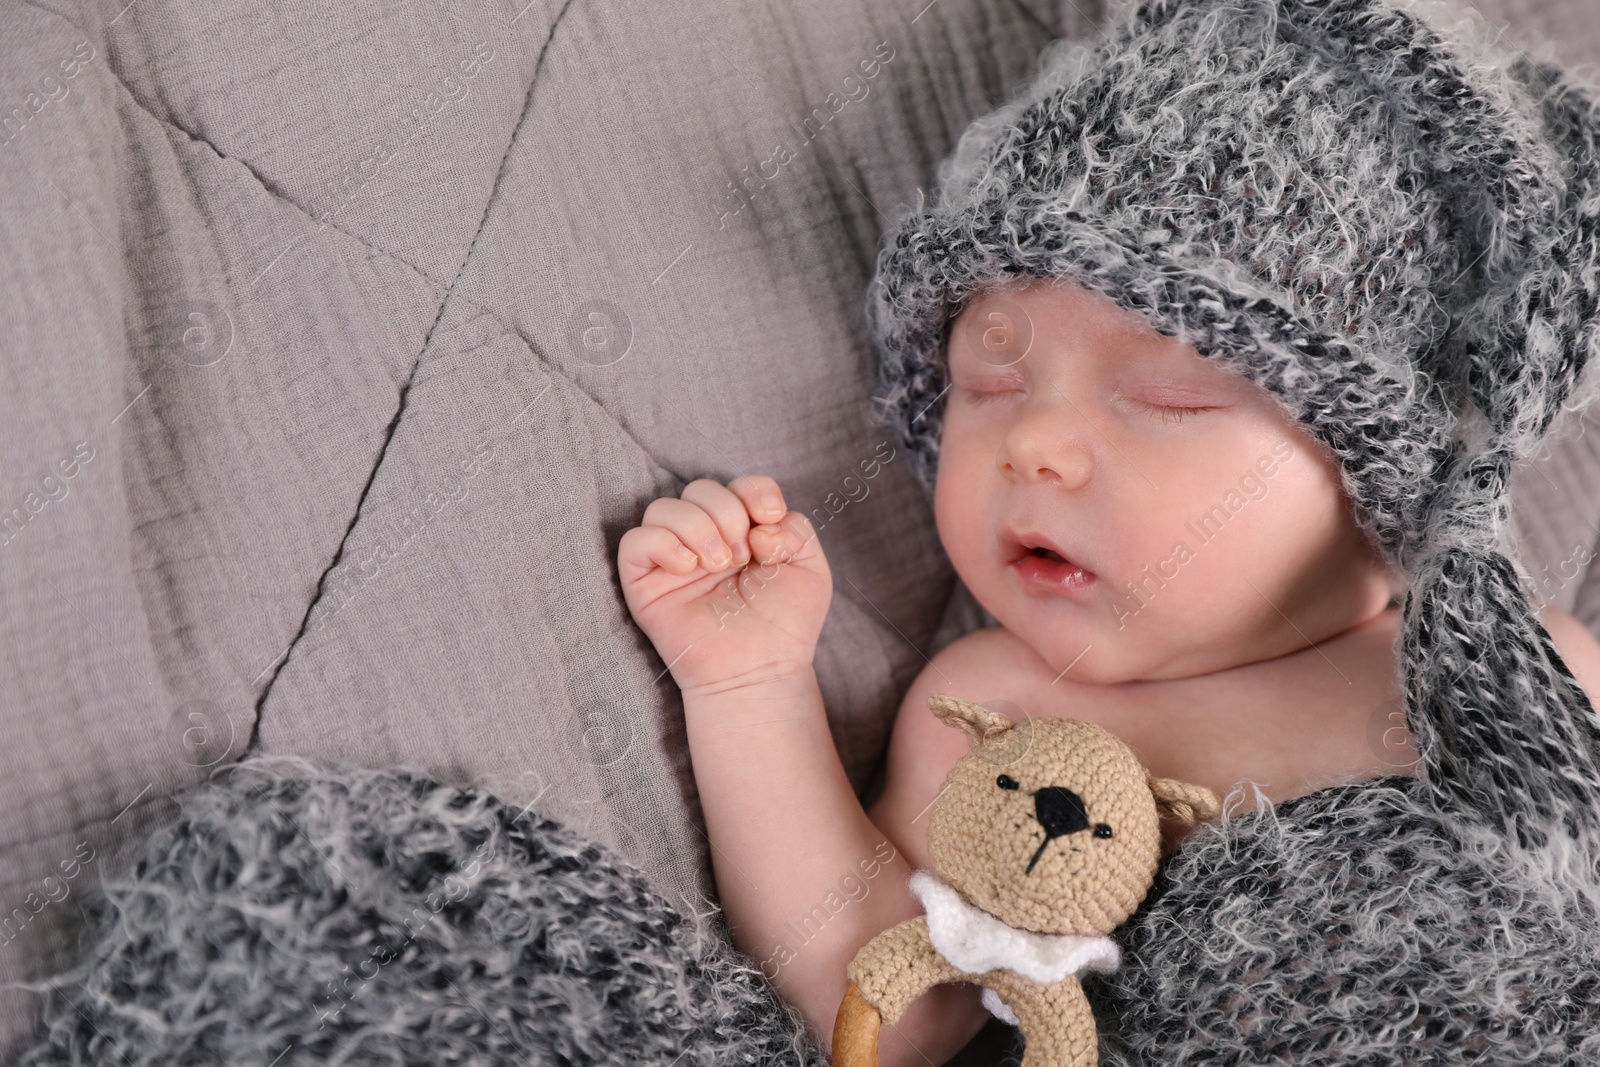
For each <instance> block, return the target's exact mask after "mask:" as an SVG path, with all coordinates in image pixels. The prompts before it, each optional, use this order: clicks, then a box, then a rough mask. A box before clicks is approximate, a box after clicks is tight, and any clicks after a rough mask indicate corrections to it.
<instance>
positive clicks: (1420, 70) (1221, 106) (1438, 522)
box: [867, 0, 1600, 846]
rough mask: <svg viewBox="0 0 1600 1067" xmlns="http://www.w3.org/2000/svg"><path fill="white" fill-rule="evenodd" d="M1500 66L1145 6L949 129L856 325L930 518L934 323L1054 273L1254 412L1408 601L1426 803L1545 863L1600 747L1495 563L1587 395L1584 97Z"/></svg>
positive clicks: (1302, 7)
mask: <svg viewBox="0 0 1600 1067" xmlns="http://www.w3.org/2000/svg"><path fill="white" fill-rule="evenodd" d="M1495 45H1496V42H1495V41H1491V40H1490V39H1489V37H1488V35H1487V33H1485V32H1484V30H1483V24H1482V22H1481V21H1475V20H1473V19H1471V18H1469V17H1467V16H1466V15H1464V14H1463V13H1462V12H1461V11H1459V10H1458V9H1455V8H1446V7H1437V6H1431V5H1429V6H1424V5H1423V4H1421V3H1413V2H1401V0H1145V2H1143V3H1141V4H1140V5H1139V6H1138V7H1137V8H1136V9H1135V10H1134V11H1133V12H1132V13H1131V15H1130V17H1129V18H1128V19H1127V20H1126V21H1125V22H1123V23H1121V24H1120V25H1117V26H1115V27H1113V28H1112V29H1111V30H1110V32H1109V33H1108V34H1107V35H1106V36H1105V37H1104V38H1102V39H1101V40H1100V41H1098V42H1097V43H1095V44H1093V45H1089V44H1080V43H1073V42H1069V41H1058V42H1055V43H1054V44H1052V45H1051V46H1050V47H1049V48H1048V49H1047V50H1046V51H1045V53H1044V54H1043V56H1042V57H1041V60H1040V69H1039V73H1038V75H1037V76H1036V77H1035V79H1034V81H1033V83H1032V84H1031V85H1029V86H1028V87H1027V88H1026V89H1025V90H1024V91H1022V92H1021V93H1020V94H1019V95H1018V96H1017V97H1015V98H1014V99H1012V100H1011V101H1010V102H1008V103H1007V104H1005V105H1004V106H1002V107H1000V108H999V109H998V110H996V111H995V112H993V113H992V114H990V115H988V116H986V117H984V118H981V119H979V120H978V121H977V122H975V123H974V124H973V125H972V126H971V128H970V129H968V130H967V131H966V133H965V134H964V135H963V136H962V138H961V140H960V142H959V144H958V145H957V147H956V149H955V151H954V153H953V154H952V155H951V157H950V158H949V159H947V160H946V161H945V162H944V163H943V164H942V165H941V167H940V173H939V176H938V188H937V193H936V196H935V198H934V204H933V205H932V206H925V205H923V204H922V203H921V202H920V200H919V204H918V206H917V208H916V209H915V210H913V211H911V212H910V213H909V214H908V215H907V216H905V217H904V218H902V219H901V220H900V221H899V222H898V223H897V225H896V226H895V227H894V228H893V229H892V230H891V231H890V232H889V233H888V234H887V235H886V237H885V239H884V243H883V246H882V247H881V249H880V251H879V255H878V261H877V272H876V276H875V277H874V278H873V280H872V283H871V286H870V289H869V293H868V300H867V316H868V322H869V324H870V326H871V328H872V330H873V333H874V343H875V344H876V346H877V348H878V350H879V355H880V357H881V366H880V377H881V385H882V389H881V391H880V395H878V396H877V397H875V398H874V402H875V405H876V411H877V414H878V417H879V418H880V419H881V420H882V421H885V422H886V423H888V424H889V425H890V426H892V427H893V429H894V432H895V434H896V436H897V437H898V438H899V440H900V442H901V444H902V445H903V446H904V447H905V449H906V451H907V453H908V454H909V456H910V459H911V461H912V465H913V467H914V469H915V470H916V472H917V475H918V477H919V480H920V481H921V482H922V484H923V487H924V488H925V489H926V490H928V491H929V492H930V493H931V492H932V488H933V484H934V476H935V472H936V465H937V461H938V450H939V432H940V425H941V421H942V416H943V405H942V398H943V396H944V393H945V391H946V390H947V389H948V378H947V372H946V365H945V361H944V346H945V342H946V340H947V337H948V330H949V323H950V320H951V319H952V318H953V317H954V316H955V314H956V313H957V312H958V311H959V310H960V308H961V306H962V305H963V304H964V303H965V302H966V301H967V300H968V299H969V298H970V297H971V296H972V295H973V294H974V293H975V292H977V291H979V290H981V289H984V288H987V287H993V286H997V285H1003V284H1005V283H1007V282H1008V281H1010V280H1012V279H1016V278H1021V277H1023V276H1036V277H1042V278H1071V279H1072V280H1074V281H1076V282H1078V283H1079V284H1081V285H1083V286H1086V287H1089V288H1091V289H1094V290H1097V291H1099V292H1100V293H1103V294H1105V295H1106V296H1108V297H1110V298H1111V299H1112V300H1114V301H1115V302H1116V303H1117V304H1118V305H1120V306H1121V307H1123V308H1126V309H1128V310H1130V311H1133V312H1135V313H1137V314H1139V315H1141V316H1143V317H1144V318H1145V319H1146V320H1147V321H1148V322H1149V323H1150V324H1151V325H1152V326H1153V327H1154V328H1155V329H1157V330H1158V331H1160V332H1161V333H1163V334H1165V335H1167V336H1171V337H1176V338H1178V339H1179V340H1181V341H1183V342H1184V343H1187V344H1190V345H1192V346H1193V347H1194V348H1195V349H1196V350H1197V351H1198V352H1199V353H1200V354H1201V355H1202V356H1205V357H1207V358H1210V359H1214V360H1217V361H1219V362H1220V363H1222V364H1223V365H1225V366H1226V367H1228V368H1229V369H1231V370H1233V371H1235V372H1237V373H1240V374H1244V375H1247V376H1248V377H1250V378H1251V379H1253V380H1254V381H1255V382H1257V383H1259V384H1260V385H1261V386H1263V387H1264V388H1265V389H1266V390H1267V391H1268V392H1269V393H1271V394H1272V395H1274V396H1275V397H1276V398H1278V400H1280V401H1281V402H1282V404H1283V406H1284V408H1285V409H1286V410H1287V411H1288V412H1289V413H1291V414H1292V415H1293V417H1294V418H1295V419H1297V420H1298V421H1299V422H1300V423H1302V424H1304V425H1305V426H1306V427H1307V429H1308V430H1309V432H1310V433H1312V434H1313V435H1314V436H1316V437H1317V438H1318V439H1320V440H1321V441H1323V442H1324V443H1326V445H1327V446H1328V447H1329V448H1330V449H1331V450H1332V452H1333V454H1334V455H1335V456H1336V457H1337V459H1338V462H1339V464H1340V469H1341V477H1342V482H1343V485H1344V488H1345V491H1346V493H1347V494H1348V495H1349V497H1350V499H1351V500H1352V501H1353V502H1354V504H1355V505H1356V511H1357V514H1358V517H1359V519H1360V521H1361V524H1362V525H1363V527H1364V528H1365V529H1366V530H1367V532H1368V534H1369V535H1370V536H1372V538H1373V539H1374V542H1375V543H1376V544H1377V545H1378V546H1379V547H1380V548H1381V550H1382V552H1383V554H1384V556H1385V557H1386V559H1387V560H1388V562H1389V563H1390V565H1391V566H1392V567H1393V568H1397V569H1398V570H1399V571H1400V572H1401V573H1403V575H1404V576H1405V578H1406V580H1407V582H1408V583H1409V584H1408V587H1407V590H1406V597H1405V602H1404V617H1403V623H1402V630H1401V636H1400V680H1401V684H1402V686H1403V689H1404V693H1405V701H1406V716H1407V719H1408V722H1409V725H1410V729H1411V731H1412V734H1413V737H1414V740H1415V743H1416V745H1417V747H1418V750H1419V753H1420V755H1421V757H1422V765H1421V768H1420V775H1419V776H1420V777H1421V778H1422V780H1423V781H1424V782H1425V783H1426V787H1427V792H1428V795H1429V796H1430V798H1431V801H1432V803H1435V804H1437V805H1439V806H1440V808H1441V810H1447V811H1452V812H1456V813H1460V814H1461V815H1463V816H1466V817H1469V818H1474V819H1477V820H1481V821H1482V822H1483V823H1485V824H1487V825H1489V826H1491V827H1493V828H1495V829H1496V830H1498V831H1499V832H1501V833H1511V832H1515V833H1516V835H1517V841H1518V843H1519V844H1521V845H1524V846H1528V845H1530V844H1531V845H1534V846H1539V845H1543V844H1544V843H1545V838H1544V834H1543V832H1541V831H1540V830H1539V828H1538V824H1539V823H1541V822H1542V823H1543V824H1544V825H1545V826H1547V827H1548V826H1553V825H1556V823H1555V822H1554V821H1553V820H1557V819H1559V820H1560V822H1561V824H1563V825H1564V826H1565V828H1566V830H1567V832H1568V833H1569V834H1572V835H1573V836H1576V835H1577V833H1578V832H1579V824H1580V823H1582V824H1584V825H1586V826H1589V827H1591V828H1592V827H1593V826H1594V825H1595V824H1596V823H1597V822H1600V803H1597V802H1596V801H1597V798H1600V728H1597V724H1596V716H1595V711H1594V709H1593V708H1592V706H1591V705H1590V703H1589V701H1588V699H1587V698H1586V697H1585V695H1584V693H1583V691H1582V690H1581V689H1580V688H1579V686H1578V685H1577V683H1576V681H1575V680H1574V678H1573V677H1572V675H1571V673H1570V671H1569V670H1568V669H1567V668H1566V666H1565V665H1564V664H1563V663H1562V662H1561V660H1560V658H1559V655H1558V654H1557V653H1556V651H1555V648H1554V645H1553V644H1552V642H1551V639H1550V636H1549V634H1548V632H1547V631H1546V630H1545V628H1544V627H1543V625H1542V624H1541V623H1540V621H1539V618H1538V614H1537V612H1536V610H1535V608H1534V606H1533V604H1532V602H1531V599H1530V592H1531V588H1532V586H1531V581H1530V582H1528V584H1527V586H1526V587H1525V586H1524V585H1523V584H1522V583H1523V582H1524V581H1527V579H1526V578H1525V575H1524V574H1523V572H1521V571H1520V570H1519V569H1518V568H1517V567H1516V566H1515V565H1514V564H1513V563H1512V561H1511V559H1510V558H1509V557H1508V554H1507V552H1506V550H1505V546H1506V545H1507V544H1508V543H1509V542H1508V541H1507V539H1506V538H1507V536H1508V533H1509V531H1508V530H1507V528H1506V527H1507V523H1508V520H1509V517H1510V512H1509V507H1508V501H1507V481H1508V476H1509V473H1510V468H1511V464H1512V463H1513V462H1514V461H1516V460H1519V459H1522V458H1525V457H1528V456H1530V455H1532V453H1533V452H1534V451H1535V450H1536V449H1537V448H1538V447H1539V444H1540V441H1541V440H1542V438H1543V437H1544V436H1545V435H1546V434H1547V433H1548V432H1549V431H1550V429H1551V426H1552V421H1553V420H1554V419H1555V417H1556V415H1557V414H1558V413H1559V412H1560V411H1562V410H1563V407H1564V406H1565V407H1566V408H1567V409H1568V410H1572V409H1576V408H1579V407H1583V406H1586V405H1587V404H1588V403H1589V402H1591V401H1592V400H1593V399H1594V397H1595V395H1596V391H1597V382H1596V374H1595V373H1594V369H1593V368H1590V366H1589V365H1590V363H1591V362H1592V360H1591V357H1593V356H1594V355H1595V354H1596V353H1597V351H1600V308H1597V299H1600V159H1597V149H1596V142H1597V139H1600V113H1597V110H1596V105H1595V103H1594V101H1595V99H1596V98H1597V97H1600V92H1597V91H1596V90H1595V89H1593V88H1591V87H1589V86H1586V85H1583V84H1582V83H1580V82H1579V81H1577V80H1576V78H1575V76H1574V75H1573V74H1572V73H1571V72H1570V71H1568V70H1565V69H1563V68H1561V67H1560V65H1559V64H1558V63H1557V62H1556V61H1554V60H1553V59H1550V58H1547V56H1548V52H1549V50H1548V49H1546V50H1545V51H1546V57H1535V56H1533V55H1531V54H1530V53H1528V52H1526V51H1512V50H1511V49H1509V48H1506V49H1497V48H1496V46H1495ZM1586 371H1587V373H1586ZM1553 756H1558V758H1552V757H1553ZM1558 766H1559V767H1563V768H1564V769H1563V770H1562V771H1560V772H1559V773H1556V772H1553V771H1552V770H1550V769H1549V768H1553V767H1558Z"/></svg>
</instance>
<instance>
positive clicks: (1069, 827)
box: [1033, 785, 1089, 839]
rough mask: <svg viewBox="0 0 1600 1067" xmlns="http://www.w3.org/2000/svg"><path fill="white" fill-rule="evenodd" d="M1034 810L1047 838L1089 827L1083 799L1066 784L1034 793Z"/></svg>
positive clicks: (1052, 786) (1051, 786)
mask: <svg viewBox="0 0 1600 1067" xmlns="http://www.w3.org/2000/svg"><path fill="white" fill-rule="evenodd" d="M1033 811H1034V816H1035V817H1036V818H1037V819H1038V820H1039V825H1040V826H1042V827H1044V832H1045V836H1046V838H1047V839H1048V838H1052V837H1060V836H1062V835H1063V834H1072V833H1077V832H1078V831H1079V830H1086V829H1088V828H1089V815H1088V812H1086V811H1085V810H1084V807H1083V799H1082V798H1081V797H1079V796H1078V794H1076V793H1074V792H1073V791H1072V790H1070V789H1067V788H1065V787H1064V786H1059V785H1049V786H1045V787H1044V788H1043V789H1040V790H1039V791H1038V792H1036V793H1034V794H1033Z"/></svg>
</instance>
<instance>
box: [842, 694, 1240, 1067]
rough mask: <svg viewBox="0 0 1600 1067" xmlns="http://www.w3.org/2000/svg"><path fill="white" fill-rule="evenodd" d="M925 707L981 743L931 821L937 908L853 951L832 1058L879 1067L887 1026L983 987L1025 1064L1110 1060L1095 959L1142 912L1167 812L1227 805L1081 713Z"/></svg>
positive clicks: (1109, 953)
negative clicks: (1102, 1033)
mask: <svg viewBox="0 0 1600 1067" xmlns="http://www.w3.org/2000/svg"><path fill="white" fill-rule="evenodd" d="M928 706H929V707H930V708H931V709H932V710H933V713H934V714H935V715H937V716H938V717H939V718H940V719H941V720H943V721H944V722H945V723H946V724H947V725H949V726H954V727H957V728H958V729H960V730H963V731H965V732H966V733H968V734H970V735H971V736H972V737H973V739H974V740H976V741H977V742H978V745H977V747H976V748H974V749H973V750H972V751H970V752H968V753H967V754H966V755H965V756H963V757H962V758H961V760H960V761H959V762H958V763H957V764H956V765H955V766H954V767H953V768H951V770H950V774H949V775H948V776H947V777H946V778H945V781H944V786H943V787H942V788H941V789H940V791H939V795H938V797H937V798H935V800H934V802H933V807H932V809H931V811H930V814H929V817H928V819H929V821H928V854H929V856H930V857H931V858H932V860H933V866H934V869H935V870H934V873H933V874H930V873H928V872H927V871H918V872H917V873H916V874H914V875H912V878H911V891H912V892H913V893H915V894H916V895H917V897H918V899H920V900H921V901H922V905H923V908H924V909H925V910H926V911H927V914H926V915H925V916H919V917H917V918H915V919H909V920H907V921H906V922H903V923H901V924H900V925H898V926H895V927H893V928H891V929H889V930H886V931H884V932H883V933H881V934H879V935H878V936H877V937H875V938H873V939H872V940H871V941H869V942H867V944H866V945H865V946H863V947H862V949H861V951H860V952H858V953H857V954H856V957H855V959H854V960H852V961H851V962H850V968H849V974H850V986H849V988H848V989H847V991H846V992H845V997H844V1002H843V1003H842V1004H841V1005H840V1006H839V1014H838V1017H837V1019H836V1021H835V1023H834V1032H833V1057H834V1059H833V1062H834V1064H835V1065H836V1067H858V1065H873V1064H876V1063H877V1062H878V1051H877V1049H878V1031H879V1028H880V1027H881V1025H882V1023H883V1021H885V1020H887V1021H888V1022H889V1023H891V1024H892V1023H894V1022H896V1021H898V1020H899V1018H900V1016H901V1014H903V1013H904V1012H905V1010H906V1008H907V1007H909V1006H910V1004H911V1002H912V1001H914V1000H916V999H917V997H919V996H921V995H922V994H923V993H924V992H926V991H927V990H928V989H930V988H931V987H933V986H935V985H938V984H939V983H941V982H960V981H967V982H975V983H977V984H979V985H982V986H983V987H984V994H983V1000H984V1004H985V1005H986V1006H987V1007H988V1008H989V1010H990V1011H991V1012H993V1013H994V1014H995V1015H997V1016H999V1017H1000V1018H1002V1019H1005V1020H1006V1021H1008V1022H1011V1023H1014V1024H1016V1025H1018V1026H1020V1027H1021V1028H1022V1032H1023V1035H1024V1037H1025V1038H1026V1040H1027V1053H1026V1056H1025V1058H1024V1060H1023V1064H1024V1067H1036V1065H1041V1064H1073V1065H1083V1064H1093V1063H1097V1062H1098V1061H1099V1054H1098V1047H1099V1043H1098V1038H1097V1035H1096V1031H1095V1025H1094V1015H1093V1014H1092V1012H1091V1011H1090V1009H1089V1003H1088V1001H1087V1000H1086V999H1085V998H1084V995H1083V990H1082V988H1081V987H1080V986H1079V984H1078V979H1077V975H1078V974H1079V973H1080V972H1081V971H1084V970H1094V971H1100V972H1109V971H1112V970H1115V969H1116V967H1117V965H1118V963H1119V961H1120V953H1119V950H1118V948H1117V943H1116V942H1115V941H1113V940H1111V938H1110V937H1108V936H1107V935H1108V934H1109V933H1110V932H1111V931H1112V930H1114V929H1115V928H1116V927H1118V926H1120V925H1121V924H1122V922H1123V921H1124V920H1125V919H1127V917H1128V916H1129V915H1132V914H1133V912H1134V911H1135V910H1136V909H1137V908H1138V907H1139V903H1140V902H1141V901H1142V900H1144V898H1145V895H1146V894H1147V893H1148V892H1149V891H1150V885H1151V882H1152V881H1153V880H1154V878H1155V873H1156V868H1157V865H1158V863H1159V862H1160V858H1161V819H1162V818H1169V819H1173V820H1176V821H1178V822H1180V823H1182V824H1184V825H1186V826H1191V825H1193V824H1194V823H1195V822H1196V821H1197V820H1198V819H1207V818H1212V817H1213V816H1215V815H1216V814H1217V813H1218V812H1219V811H1220V805H1219V804H1218V802H1217V797H1216V795H1215V794H1214V793H1212V792H1211V791H1210V790H1209V789H1206V788H1204V787H1202V786H1197V785H1190V784H1189V783H1187V782H1179V781H1174V780H1172V779H1169V778H1152V777H1151V776H1150V775H1149V773H1148V772H1147V771H1146V770H1145V769H1144V767H1143V766H1142V765H1141V764H1140V763H1139V760H1138V758H1137V757H1136V756H1135V755H1134V754H1133V751H1132V750H1131V749H1129V748H1128V746H1127V745H1125V744H1123V743H1122V742H1121V741H1120V740H1118V739H1117V737H1116V736H1115V735H1113V734H1112V733H1111V732H1110V731H1108V730H1105V729H1103V728H1102V727H1100V726H1096V725H1095V724H1094V723H1090V722H1082V721H1079V720H1076V719H1054V718H1047V719H1027V720H1024V721H1023V722H1020V723H1013V722H1012V721H1011V720H1010V719H1007V718H1005V717H1004V716H1002V715H998V714H996V713H994V712H992V711H990V710H989V709H988V708H986V707H984V706H983V705H981V704H973V703H969V702H968V701H965V700H960V699H958V698H956V697H953V696H950V695H948V694H944V693H935V694H934V695H933V696H931V697H929V698H928Z"/></svg>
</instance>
